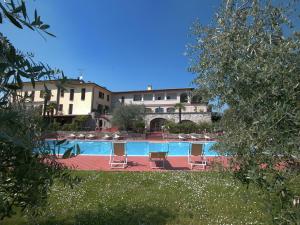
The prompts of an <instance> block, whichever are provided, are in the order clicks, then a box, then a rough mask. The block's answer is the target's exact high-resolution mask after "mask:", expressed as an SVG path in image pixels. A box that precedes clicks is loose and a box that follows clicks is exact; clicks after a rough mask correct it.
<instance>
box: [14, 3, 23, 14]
mask: <svg viewBox="0 0 300 225" xmlns="http://www.w3.org/2000/svg"><path fill="white" fill-rule="evenodd" d="M21 11H22V6H21V5H20V6H18V7H17V8H15V9H14V10H13V11H12V13H19V12H21Z"/></svg>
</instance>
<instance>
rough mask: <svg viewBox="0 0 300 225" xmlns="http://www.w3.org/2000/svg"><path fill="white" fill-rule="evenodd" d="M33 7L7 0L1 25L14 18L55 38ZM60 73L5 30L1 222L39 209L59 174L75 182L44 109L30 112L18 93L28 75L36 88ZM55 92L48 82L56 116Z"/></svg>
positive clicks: (0, 70)
mask: <svg viewBox="0 0 300 225" xmlns="http://www.w3.org/2000/svg"><path fill="white" fill-rule="evenodd" d="M27 11H28V10H27V9H26V4H25V1H14V0H6V1H1V2H0V24H2V23H4V22H10V23H11V24H13V25H14V26H16V27H18V28H20V29H22V28H23V27H24V26H26V27H28V28H29V29H31V30H36V31H38V32H39V34H41V35H43V34H48V35H51V36H54V35H52V34H51V33H49V32H48V28H49V25H47V24H44V23H43V22H42V21H41V17H40V16H39V15H38V13H37V11H36V10H35V12H34V18H30V17H29V15H28V13H27ZM59 72H60V71H58V70H53V69H51V68H50V67H49V66H48V65H45V64H43V63H41V62H36V61H35V60H34V57H33V54H30V53H26V54H25V53H22V52H21V51H19V50H17V49H16V48H15V47H14V46H13V45H12V44H11V43H10V42H9V40H8V39H7V38H6V37H5V36H4V35H3V34H2V33H1V32H0V121H1V123H0V221H1V220H2V219H3V218H4V217H7V216H10V215H11V214H13V213H14V212H15V210H19V209H21V210H22V212H24V211H30V212H34V213H35V212H37V211H38V209H39V208H38V207H40V206H43V205H44V204H45V202H46V198H47V196H48V191H49V188H50V187H51V185H52V184H53V180H54V178H56V177H59V178H62V179H63V180H65V181H70V182H71V183H70V184H72V181H73V180H72V179H71V177H70V176H69V173H68V171H67V170H66V169H65V168H64V167H63V166H62V165H61V164H60V163H57V162H56V161H55V160H54V158H53V157H52V156H51V155H50V154H51V153H52V151H51V150H52V149H50V146H49V145H48V144H46V143H45V142H44V139H43V132H45V131H47V124H45V120H43V119H42V118H41V117H40V112H35V111H34V110H33V111H29V110H26V108H25V107H24V106H23V103H24V102H26V101H27V100H28V96H27V97H22V96H20V95H19V92H18V91H19V90H21V89H22V86H23V80H25V79H26V80H30V81H31V83H32V85H33V87H35V81H37V80H40V79H55V78H56V75H57V74H58V73H59ZM62 75H63V74H62ZM63 79H64V75H63ZM50 94H51V93H50V92H49V90H48V89H47V87H46V86H45V95H44V98H45V101H44V106H45V107H44V112H43V114H44V115H45V114H46V110H48V111H49V112H50V110H49V109H50V108H52V109H51V114H53V109H54V107H53V105H49V106H48V105H47V102H48V101H49V97H50Z"/></svg>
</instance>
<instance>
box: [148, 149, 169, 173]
mask: <svg viewBox="0 0 300 225" xmlns="http://www.w3.org/2000/svg"><path fill="white" fill-rule="evenodd" d="M166 160H167V152H149V162H150V167H151V168H152V169H164V168H165V161H166ZM153 163H154V164H155V166H153ZM156 163H160V164H161V166H157V165H156Z"/></svg>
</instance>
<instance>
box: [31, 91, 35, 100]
mask: <svg viewBox="0 0 300 225" xmlns="http://www.w3.org/2000/svg"><path fill="white" fill-rule="evenodd" d="M34 95H35V91H32V92H31V96H30V97H31V101H34Z"/></svg>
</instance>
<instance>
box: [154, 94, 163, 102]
mask: <svg viewBox="0 0 300 225" xmlns="http://www.w3.org/2000/svg"><path fill="white" fill-rule="evenodd" d="M163 99H164V95H163V94H161V93H158V94H156V95H155V100H163Z"/></svg>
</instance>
